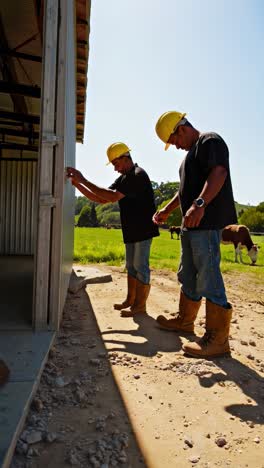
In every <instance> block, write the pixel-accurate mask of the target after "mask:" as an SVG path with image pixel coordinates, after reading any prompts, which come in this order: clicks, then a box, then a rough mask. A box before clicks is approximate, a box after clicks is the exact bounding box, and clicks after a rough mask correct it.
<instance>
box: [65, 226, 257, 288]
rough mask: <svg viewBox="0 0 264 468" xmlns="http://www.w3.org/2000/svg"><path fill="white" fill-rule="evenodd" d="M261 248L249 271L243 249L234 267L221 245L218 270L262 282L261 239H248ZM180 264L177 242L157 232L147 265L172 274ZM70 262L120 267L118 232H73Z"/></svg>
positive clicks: (164, 232) (228, 250) (228, 247)
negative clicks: (245, 274)
mask: <svg viewBox="0 0 264 468" xmlns="http://www.w3.org/2000/svg"><path fill="white" fill-rule="evenodd" d="M252 240H253V242H255V243H257V244H258V245H259V246H260V247H261V248H260V251H259V256H258V260H257V265H256V266H254V267H252V266H251V261H250V259H249V257H248V255H247V250H246V249H243V261H244V263H243V264H240V263H235V261H234V259H235V253H234V247H233V246H232V245H222V244H221V256H222V262H221V269H222V272H223V273H227V272H231V271H236V272H241V273H242V272H243V273H250V274H253V275H254V276H255V277H256V279H257V278H258V279H259V280H260V281H261V280H262V281H263V278H264V236H252ZM179 260H180V241H179V240H177V237H176V236H175V239H171V237H170V232H169V231H167V230H163V229H160V237H156V238H154V239H153V243H152V248H151V256H150V265H151V268H155V269H169V270H172V271H176V270H177V267H178V264H179ZM74 261H75V262H78V263H82V264H90V263H105V264H108V265H116V266H121V265H123V264H124V261H125V249H124V244H123V238H122V232H121V230H120V229H105V228H78V227H76V228H75V240H74Z"/></svg>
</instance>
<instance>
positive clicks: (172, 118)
mask: <svg viewBox="0 0 264 468" xmlns="http://www.w3.org/2000/svg"><path fill="white" fill-rule="evenodd" d="M185 115H186V113H185V114H182V113H181V112H176V111H169V112H165V113H164V114H162V115H161V116H160V118H159V120H158V121H157V123H156V133H157V135H158V137H159V138H160V139H161V141H163V143H166V145H165V151H166V150H167V149H168V148H169V146H170V143H168V139H169V138H170V136H171V134H172V133H173V132H175V130H176V128H177V126H178V125H179V123H180V121H181V120H182V119H183V118H184V117H185Z"/></svg>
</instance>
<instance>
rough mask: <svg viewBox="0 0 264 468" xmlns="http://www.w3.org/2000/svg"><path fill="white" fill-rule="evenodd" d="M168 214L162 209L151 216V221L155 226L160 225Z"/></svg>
mask: <svg viewBox="0 0 264 468" xmlns="http://www.w3.org/2000/svg"><path fill="white" fill-rule="evenodd" d="M168 216H169V214H168V213H166V211H165V210H164V208H163V209H161V210H159V211H156V213H155V214H154V215H153V216H152V221H153V223H155V224H162V223H164V222H165V221H166V219H167V218H168Z"/></svg>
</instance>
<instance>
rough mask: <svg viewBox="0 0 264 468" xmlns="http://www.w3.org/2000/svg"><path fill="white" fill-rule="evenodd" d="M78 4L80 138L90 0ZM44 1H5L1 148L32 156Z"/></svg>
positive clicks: (0, 41)
mask: <svg viewBox="0 0 264 468" xmlns="http://www.w3.org/2000/svg"><path fill="white" fill-rule="evenodd" d="M75 6H76V141H78V142H83V137H84V124H85V103H86V86H87V69H88V55H89V42H88V41H89V33H90V8H91V2H90V0H75ZM43 7H44V0H19V2H18V1H17V0H2V1H1V13H0V149H1V148H2V150H4V152H5V154H7V155H8V153H9V150H10V151H12V152H13V154H14V150H19V151H20V152H21V154H22V152H23V154H25V155H27V156H30V155H32V154H34V153H36V150H37V148H38V137H39V121H40V111H41V99H40V97H41V78H42V62H43V61H42V37H43V34H42V32H43V10H44V8H43Z"/></svg>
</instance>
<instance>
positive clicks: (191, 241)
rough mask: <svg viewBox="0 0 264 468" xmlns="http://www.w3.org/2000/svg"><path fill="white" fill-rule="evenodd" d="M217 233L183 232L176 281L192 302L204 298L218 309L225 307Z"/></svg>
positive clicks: (226, 305) (218, 232)
mask: <svg viewBox="0 0 264 468" xmlns="http://www.w3.org/2000/svg"><path fill="white" fill-rule="evenodd" d="M220 240H221V231H219V230H205V231H202V230H201V231H187V230H186V231H185V230H183V231H182V233H181V247H182V253H181V261H180V265H179V269H178V280H179V282H180V283H181V284H182V290H183V292H184V294H186V296H187V297H189V298H190V299H192V300H193V301H199V300H200V299H201V297H205V298H206V299H208V300H209V301H211V302H213V303H214V304H217V305H219V306H221V307H228V302H227V298H226V293H225V286H224V281H223V278H222V274H221V270H220V261H221V254H220Z"/></svg>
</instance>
